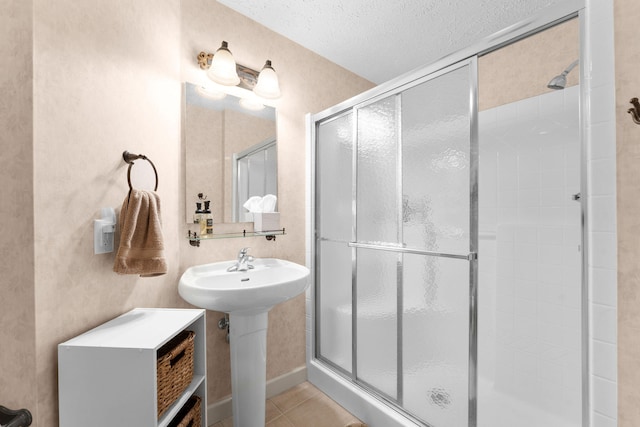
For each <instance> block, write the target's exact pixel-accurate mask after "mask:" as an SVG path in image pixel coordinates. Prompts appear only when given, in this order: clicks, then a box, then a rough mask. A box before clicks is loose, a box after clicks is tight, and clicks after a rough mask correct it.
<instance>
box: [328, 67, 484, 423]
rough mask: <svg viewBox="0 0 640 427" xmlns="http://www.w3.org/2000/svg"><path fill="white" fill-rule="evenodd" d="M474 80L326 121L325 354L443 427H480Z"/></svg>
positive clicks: (413, 88) (448, 76)
mask: <svg viewBox="0 0 640 427" xmlns="http://www.w3.org/2000/svg"><path fill="white" fill-rule="evenodd" d="M476 75H477V71H476V60H475V59H471V60H468V61H464V62H462V63H459V64H456V65H454V66H452V67H448V68H446V69H444V70H441V71H439V72H437V73H434V74H431V75H429V76H426V77H424V78H422V79H419V80H417V81H415V82H412V83H411V84H408V85H405V86H402V87H400V88H397V89H396V90H394V91H392V92H389V93H386V94H384V95H381V96H378V97H376V98H373V99H370V100H368V101H366V102H364V103H362V104H359V105H356V106H355V107H353V108H349V109H347V110H345V111H342V112H340V113H338V114H335V115H332V116H330V117H328V118H326V119H322V120H319V121H318V122H316V153H315V155H316V176H315V187H316V188H315V190H316V191H315V195H316V200H315V206H316V211H315V212H316V217H315V227H316V247H315V250H316V253H315V255H316V256H315V274H316V282H315V283H316V284H315V328H316V331H315V337H316V342H315V357H316V358H317V359H318V360H321V361H322V362H324V363H325V364H327V365H329V366H331V367H332V368H333V369H334V370H336V371H338V372H340V373H342V374H343V375H344V376H345V377H347V378H349V379H350V380H351V381H353V382H355V383H357V384H359V385H360V386H362V387H364V388H365V389H367V390H369V391H370V392H371V393H374V394H376V395H377V396H379V397H380V398H382V399H383V400H385V401H386V402H388V403H389V404H390V405H391V406H393V407H395V408H397V409H399V410H400V411H402V412H403V413H405V415H407V416H408V417H409V418H411V419H413V420H414V421H416V422H417V423H419V424H424V425H428V426H433V427H440V426H443V427H450V426H454V427H457V426H467V425H468V426H474V425H475V422H476V402H475V392H476V373H475V367H476V347H477V344H476V333H475V329H476V323H475V322H476V308H475V298H476V292H477V290H476V282H477V277H476V276H477V259H476V252H477V161H478V159H477V141H476V139H477V124H476V110H477V108H476V104H477V102H476V99H477V96H476V80H477V79H476Z"/></svg>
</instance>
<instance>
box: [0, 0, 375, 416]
mask: <svg viewBox="0 0 640 427" xmlns="http://www.w3.org/2000/svg"><path fill="white" fill-rule="evenodd" d="M2 10H3V14H2V16H1V17H0V33H1V34H2V35H3V37H2V39H1V41H0V53H1V54H2V55H1V57H2V70H1V71H0V84H1V85H2V86H1V88H2V93H3V100H2V104H1V105H0V108H1V109H0V124H1V126H2V130H3V131H2V133H0V135H2V136H1V137H0V138H2V139H0V141H2V147H1V148H2V150H1V152H2V157H0V171H1V173H2V184H3V185H2V186H1V188H0V192H1V193H0V194H1V195H2V203H1V204H0V212H1V215H2V216H1V219H2V221H0V232H1V233H2V236H3V238H2V246H1V248H2V249H1V250H2V252H1V253H0V254H1V255H2V261H1V264H0V266H1V267H0V269H1V270H0V273H1V277H2V282H1V287H0V297H1V298H2V301H3V303H4V302H5V301H11V303H10V304H3V310H2V311H0V321H1V322H2V323H1V325H2V328H1V330H2V333H0V340H1V341H0V342H2V346H3V350H4V349H5V348H7V347H5V345H7V346H8V345H11V350H12V351H10V352H7V351H2V352H0V372H2V375H0V404H7V405H11V406H15V407H29V409H31V410H32V411H33V412H34V415H35V422H34V424H33V425H34V426H41V427H51V426H56V425H57V401H58V399H57V355H56V353H57V345H58V344H59V343H60V342H63V341H65V340H67V339H69V338H71V337H73V336H75V335H77V334H79V333H81V332H83V331H85V330H87V329H89V328H91V327H93V326H96V325H98V324H100V323H102V322H104V321H106V320H108V319H110V318H112V317H114V316H117V315H119V314H121V313H123V312H125V311H128V310H129V309H131V308H133V307H136V306H140V307H184V306H186V305H185V304H184V303H183V302H182V300H181V299H180V297H179V296H178V293H177V283H178V279H179V277H180V274H181V273H182V272H183V271H184V269H185V268H186V267H187V266H190V265H193V264H198V263H204V262H213V261H218V260H223V259H230V258H233V257H235V255H236V252H237V249H238V248H239V247H240V246H243V245H244V246H252V247H253V250H252V251H253V253H254V254H255V255H256V256H277V257H282V258H287V259H291V260H293V261H296V262H299V263H304V250H305V245H304V242H305V237H304V173H305V172H304V170H305V166H304V155H305V153H304V150H305V134H304V128H305V125H304V114H305V113H306V112H314V111H318V110H321V109H323V108H326V107H328V106H330V105H333V104H335V103H337V102H339V101H342V100H344V99H346V98H348V97H350V96H353V95H355V94H357V93H360V92H362V91H363V90H365V89H367V88H369V87H371V84H370V83H368V82H366V81H364V80H362V79H361V78H358V77H357V76H355V75H353V74H351V73H348V72H346V71H345V70H344V69H341V68H339V67H337V66H336V65H334V64H331V63H329V62H328V61H326V60H324V59H323V58H320V57H319V56H317V55H315V54H313V53H311V52H308V51H306V50H305V49H303V48H301V47H300V46H298V45H296V44H294V43H292V42H290V41H288V40H286V39H284V38H282V37H280V36H278V35H276V34H274V33H273V32H270V31H268V30H266V29H265V28H263V27H261V26H259V25H257V24H255V23H254V22H253V21H250V20H248V19H247V18H244V17H242V16H240V15H238V14H236V13H234V12H232V11H230V10H229V9H227V8H225V7H223V6H221V5H220V4H219V3H217V2H216V1H215V0H207V1H202V0H183V1H182V2H181V1H179V0H162V1H157V2H154V3H153V7H149V4H148V3H145V2H131V1H126V0H93V1H91V2H78V1H75V0H61V1H57V2H49V1H45V0H34V1H33V8H32V3H31V2H29V1H24V0H21V1H8V0H3V3H2ZM181 17H182V19H181ZM181 26H182V29H183V30H184V32H182V33H181ZM32 37H33V41H32ZM181 39H182V40H183V46H181V45H180V40H181ZM222 39H226V40H228V41H230V43H231V46H232V49H233V52H234V54H235V55H236V57H237V58H238V60H239V62H241V63H245V64H246V65H249V66H252V67H254V68H258V69H259V68H261V66H262V64H263V62H264V60H265V59H267V58H270V59H272V60H273V61H274V65H275V67H276V70H278V73H279V75H280V79H281V84H282V91H283V97H282V99H281V100H280V101H279V105H278V107H279V110H278V117H279V122H278V138H279V144H280V145H279V156H280V158H279V168H280V182H279V186H280V202H281V210H282V211H283V214H282V222H283V225H284V226H286V227H287V230H288V234H287V235H286V236H279V237H278V240H277V241H276V242H272V243H268V242H266V240H265V239H262V240H260V239H258V238H255V239H246V240H220V241H214V242H205V243H203V245H202V247H200V248H193V247H191V246H189V244H188V242H187V240H186V239H185V238H184V237H183V235H184V234H186V230H187V226H186V224H185V217H184V195H183V190H182V189H183V188H184V170H183V168H182V165H183V161H182V158H183V157H182V156H183V155H184V152H183V148H182V145H181V108H180V100H181V82H182V81H183V80H187V79H188V80H193V78H194V76H195V72H194V71H193V70H192V69H191V67H192V64H193V62H194V60H193V58H194V56H193V53H194V51H195V50H196V49H197V50H198V51H199V50H201V49H208V50H215V49H216V48H217V47H218V45H219V43H220V41H221V40H222ZM182 48H184V50H185V52H184V53H182ZM32 66H33V74H32ZM194 67H195V66H194ZM181 68H182V73H181ZM31 84H33V90H32V88H31ZM32 92H33V94H34V96H33V99H32V98H31V94H32ZM124 150H129V151H131V152H134V153H144V154H146V155H148V156H149V157H150V158H151V159H152V160H153V161H154V163H155V165H156V167H157V169H158V173H159V176H160V183H159V189H158V192H159V194H160V197H161V199H162V202H163V210H162V214H163V222H164V227H163V228H164V234H165V246H166V257H167V262H168V265H169V271H168V274H166V275H164V276H161V277H157V278H145V279H141V278H139V277H135V276H118V275H116V274H114V273H113V272H112V264H113V254H109V255H94V254H93V241H92V237H93V219H96V218H98V214H99V210H100V208H101V207H106V206H113V207H116V208H118V209H119V207H120V205H121V203H122V200H123V198H124V197H125V195H126V192H127V189H128V187H127V182H126V165H125V164H124V163H123V161H122V158H121V155H122V152H123V151H124ZM139 167H140V166H139ZM32 203H33V208H32ZM32 223H33V224H34V225H33V227H32V226H31V224H32ZM217 320H218V315H217V314H215V313H208V324H207V328H208V331H209V346H208V355H209V364H208V365H209V366H208V367H209V384H210V387H209V393H210V402H214V401H215V400H217V399H219V398H220V397H223V396H226V395H228V394H229V393H230V386H229V381H230V379H229V346H228V345H227V344H226V342H225V341H224V334H223V333H222V332H221V331H218V329H217V328H216V327H215V323H216V322H217ZM304 323H305V312H304V298H303V297H302V298H297V299H295V300H293V301H291V302H288V303H285V304H283V305H281V306H279V307H277V308H275V309H274V310H273V311H272V313H271V315H270V329H269V333H268V342H269V344H268V346H269V347H268V348H269V351H268V370H267V372H268V376H269V378H272V377H274V376H277V375H280V374H283V373H286V372H288V371H290V370H292V369H294V368H296V367H298V366H301V365H303V364H304V348H305V347H304V346H305V341H304ZM8 372H10V373H11V374H10V375H7V373H8Z"/></svg>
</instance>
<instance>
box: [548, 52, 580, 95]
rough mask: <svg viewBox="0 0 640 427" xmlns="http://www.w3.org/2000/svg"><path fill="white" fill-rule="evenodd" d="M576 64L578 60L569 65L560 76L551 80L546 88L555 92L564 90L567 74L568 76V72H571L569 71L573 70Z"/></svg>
mask: <svg viewBox="0 0 640 427" xmlns="http://www.w3.org/2000/svg"><path fill="white" fill-rule="evenodd" d="M578 62H579V60H578V59H576V60H575V61H573V62H572V63H571V65H569V66H568V67H567V69H566V70H564V71H563V72H562V74H560V75H557V76H555V77H554V78H552V79H551V81H550V82H549V84H548V85H547V87H548V88H549V89H555V90H559V89H564V88H565V86H566V85H567V74H569V72H571V70H573V68H574V67H575V66H576V65H578Z"/></svg>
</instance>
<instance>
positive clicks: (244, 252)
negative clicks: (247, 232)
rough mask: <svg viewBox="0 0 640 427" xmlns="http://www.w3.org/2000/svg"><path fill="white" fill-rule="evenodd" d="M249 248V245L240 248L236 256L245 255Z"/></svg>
mask: <svg viewBox="0 0 640 427" xmlns="http://www.w3.org/2000/svg"><path fill="white" fill-rule="evenodd" d="M249 249H251V248H250V247H246V248H242V249H240V251H239V252H238V258H240V257H243V256H246V255H247V253H249Z"/></svg>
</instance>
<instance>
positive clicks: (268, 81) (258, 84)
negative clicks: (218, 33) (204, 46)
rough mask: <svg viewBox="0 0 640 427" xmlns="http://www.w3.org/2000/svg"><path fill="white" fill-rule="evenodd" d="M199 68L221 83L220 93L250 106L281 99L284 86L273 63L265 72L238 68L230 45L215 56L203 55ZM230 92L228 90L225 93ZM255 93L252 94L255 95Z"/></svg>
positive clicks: (222, 47) (199, 58)
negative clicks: (233, 96) (241, 100)
mask: <svg viewBox="0 0 640 427" xmlns="http://www.w3.org/2000/svg"><path fill="white" fill-rule="evenodd" d="M198 64H199V65H200V68H201V69H202V70H208V71H207V77H209V79H211V80H212V81H213V82H215V83H217V85H219V86H217V87H216V90H217V91H225V92H227V93H230V94H232V95H236V96H238V97H239V98H242V99H248V101H247V103H251V104H256V103H263V102H262V101H267V103H268V100H273V99H277V98H279V97H280V85H279V83H278V75H277V74H276V72H275V70H274V69H273V66H272V65H271V60H267V61H266V63H265V65H264V67H263V68H262V70H261V71H260V72H259V73H258V71H256V70H253V69H251V68H249V67H245V66H244V65H240V64H237V63H236V62H235V60H234V59H233V55H231V52H230V51H229V45H228V43H227V42H226V41H223V42H222V45H221V46H220V48H219V49H218V50H217V51H216V53H215V54H213V53H206V52H200V53H199V54H198ZM225 88H226V89H225ZM251 92H252V93H251Z"/></svg>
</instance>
